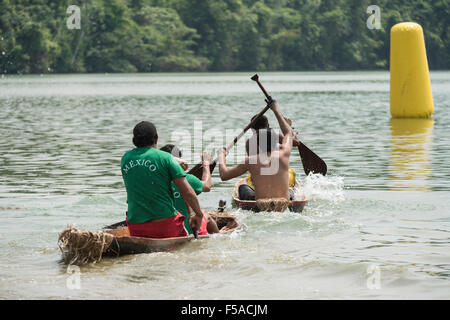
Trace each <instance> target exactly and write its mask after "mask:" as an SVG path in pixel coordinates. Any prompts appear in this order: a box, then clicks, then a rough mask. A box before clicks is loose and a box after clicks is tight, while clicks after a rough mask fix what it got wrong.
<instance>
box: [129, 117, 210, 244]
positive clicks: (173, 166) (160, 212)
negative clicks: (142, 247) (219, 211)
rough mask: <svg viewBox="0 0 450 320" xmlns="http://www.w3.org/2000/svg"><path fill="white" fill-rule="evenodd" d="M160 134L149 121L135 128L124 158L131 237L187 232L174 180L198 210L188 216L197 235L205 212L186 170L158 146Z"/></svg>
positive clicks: (190, 204)
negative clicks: (174, 191) (175, 199)
mask: <svg viewBox="0 0 450 320" xmlns="http://www.w3.org/2000/svg"><path fill="white" fill-rule="evenodd" d="M157 143H158V133H157V131H156V128H155V126H154V125H153V124H152V123H150V122H147V121H142V122H140V123H138V124H137V125H136V126H135V127H134V129H133V144H134V145H135V146H136V148H135V149H132V150H130V151H128V152H126V153H125V154H124V155H123V157H122V161H121V171H122V177H123V180H124V183H125V188H126V190H127V200H128V212H127V224H128V229H129V231H130V235H131V236H138V237H149V238H170V237H180V236H186V235H188V232H187V230H186V229H185V227H184V216H183V215H182V214H180V213H179V212H177V210H176V209H175V204H174V195H173V191H172V185H171V182H173V183H174V184H175V185H176V186H177V188H178V189H179V192H180V193H181V195H182V196H183V198H184V200H185V201H186V203H187V204H188V205H189V207H191V208H192V210H193V211H194V212H195V215H193V216H191V217H190V218H189V225H190V228H191V229H192V231H193V232H194V235H196V234H197V231H198V229H199V228H200V226H201V224H202V220H203V211H202V210H201V209H200V204H199V202H198V199H197V195H196V194H195V191H194V190H193V189H192V187H191V186H190V184H189V183H188V181H187V180H186V173H185V172H184V170H183V169H182V168H181V166H180V165H179V164H178V163H177V162H176V160H175V159H174V158H173V157H172V156H171V155H170V154H168V153H167V152H163V151H160V150H158V149H157Z"/></svg>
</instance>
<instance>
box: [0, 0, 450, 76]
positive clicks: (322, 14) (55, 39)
mask: <svg viewBox="0 0 450 320" xmlns="http://www.w3.org/2000/svg"><path fill="white" fill-rule="evenodd" d="M70 5H77V6H78V7H79V9H80V28H79V29H78V28H75V29H70V28H68V25H67V20H68V19H70V13H68V12H67V8H68V7H69V6H70ZM369 5H371V1H369V0H367V1H366V0H333V1H331V0H1V3H0V67H1V70H0V72H1V73H3V74H5V73H6V74H17V73H19V74H21V73H49V72H52V73H53V72H54V73H69V72H172V71H253V70H258V71H273V70H279V71H295V70H376V69H381V70H386V69H388V68H389V41H390V29H391V27H392V26H393V25H394V24H396V23H399V22H404V21H415V22H417V23H419V24H420V25H422V27H423V29H424V35H425V42H426V47H427V55H428V61H429V66H430V68H431V69H448V68H449V67H450V19H449V17H450V0H435V1H423V0H377V5H378V6H379V8H380V9H381V15H380V17H381V28H379V29H369V28H368V26H367V19H368V18H369V16H370V14H368V13H367V7H368V6H369Z"/></svg>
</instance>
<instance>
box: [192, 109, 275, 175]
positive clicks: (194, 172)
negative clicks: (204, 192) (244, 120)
mask: <svg viewBox="0 0 450 320" xmlns="http://www.w3.org/2000/svg"><path fill="white" fill-rule="evenodd" d="M269 109H270V105H269V104H268V105H266V106H265V107H264V109H262V110H261V111H260V112H259V113H258V114H257V115H256V116H255V118H253V120H252V121H250V123H249V124H248V125H247V126H246V127H245V128H244V130H242V131H241V133H239V135H237V136H236V137H235V138H234V139H233V141H232V142H230V143H229V144H228V146H227V148H226V151H227V154H228V152H229V151H230V149H231V148H233V147H234V146H235V145H236V143H237V142H238V140H239V139H240V138H241V137H242V136H243V135H244V134H245V133H246V132H247V131H248V129H250V128H251V127H253V125H254V124H255V123H256V121H258V119H259V118H260V117H261V116H262V115H263V114H264V113H266V111H267V110H269ZM217 161H218V158H217V157H216V159H214V161H213V162H212V163H211V164H210V165H209V170H210V172H211V174H212V172H213V170H214V168H215V167H216V164H217ZM188 174H192V175H194V176H196V177H197V178H199V179H200V180H201V179H202V174H203V166H202V163H201V162H200V163H198V164H196V165H195V166H194V167H193V168H192V169H191V170H189V172H188Z"/></svg>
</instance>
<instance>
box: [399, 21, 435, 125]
mask: <svg viewBox="0 0 450 320" xmlns="http://www.w3.org/2000/svg"><path fill="white" fill-rule="evenodd" d="M390 69H391V70H390V71H391V115H392V117H393V118H428V117H430V116H431V115H432V114H433V112H434V105H433V96H432V93H431V83H430V75H429V71H428V62H427V53H426V49H425V40H424V37H423V30H422V27H421V26H420V25H419V24H417V23H414V22H402V23H398V24H396V25H395V26H393V27H392V29H391V60H390Z"/></svg>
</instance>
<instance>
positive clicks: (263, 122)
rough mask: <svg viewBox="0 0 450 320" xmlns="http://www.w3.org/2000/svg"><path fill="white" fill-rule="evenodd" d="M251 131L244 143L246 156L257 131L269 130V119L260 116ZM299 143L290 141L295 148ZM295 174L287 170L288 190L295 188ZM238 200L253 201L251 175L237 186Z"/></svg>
mask: <svg viewBox="0 0 450 320" xmlns="http://www.w3.org/2000/svg"><path fill="white" fill-rule="evenodd" d="M255 117H256V115H254V116H253V117H252V119H251V120H252V121H253V119H255ZM284 119H285V120H286V122H287V123H288V124H289V126H290V125H291V124H292V121H291V119H289V118H287V117H284ZM251 129H252V131H253V137H251V138H249V139H247V141H245V151H246V152H247V155H250V153H249V152H250V150H249V149H250V147H249V145H250V140H251V139H252V138H253V139H254V137H255V135H256V134H257V132H258V131H259V130H263V129H270V125H269V119H267V117H266V116H265V115H262V116H260V117H259V118H258V119H257V120H256V122H255V123H254V124H253V126H252V127H251ZM283 138H284V136H283V134H281V133H280V134H278V140H279V143H283ZM298 143H299V141H298V139H297V138H296V137H294V139H293V141H292V145H293V146H296V145H298ZM296 174H297V173H296V172H295V170H294V169H292V168H289V188H294V186H295V181H296V180H295V176H296ZM289 190H290V195H291V200H292V199H293V197H292V190H291V189H289ZM238 192H239V199H241V200H255V186H254V185H253V179H252V175H251V173H249V174H248V176H247V178H245V184H241V185H240V186H239V190H238Z"/></svg>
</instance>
